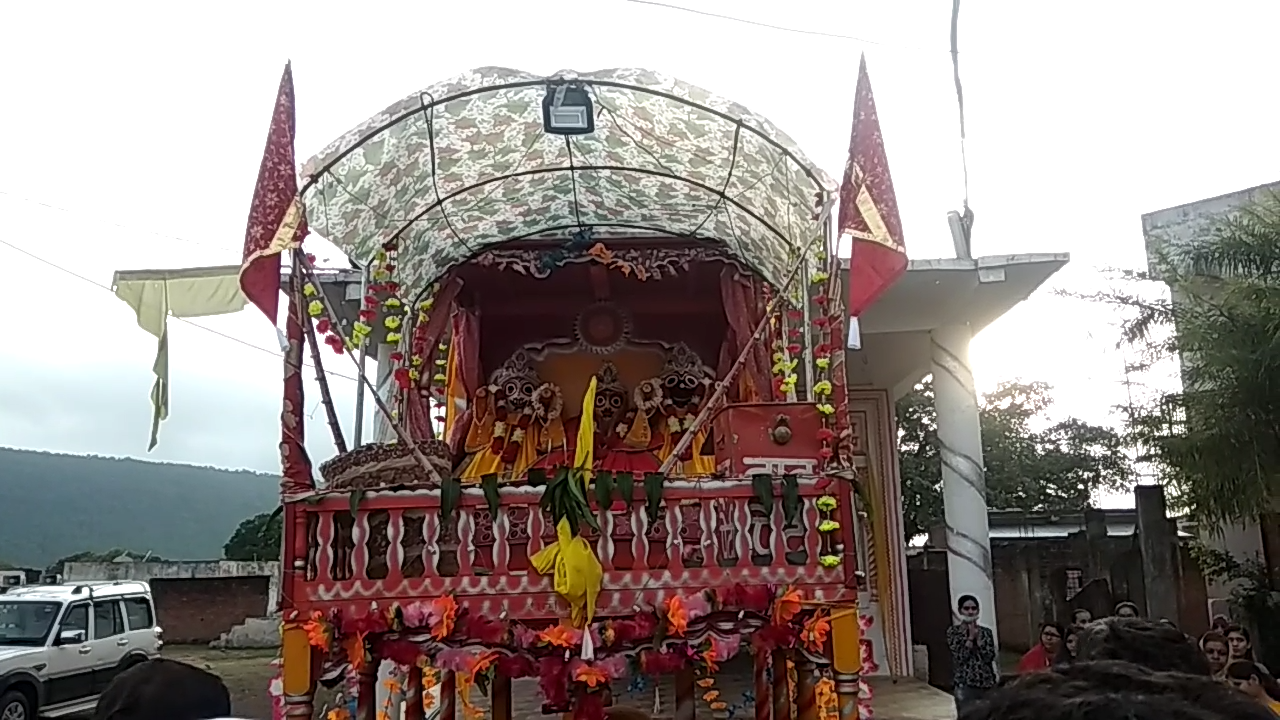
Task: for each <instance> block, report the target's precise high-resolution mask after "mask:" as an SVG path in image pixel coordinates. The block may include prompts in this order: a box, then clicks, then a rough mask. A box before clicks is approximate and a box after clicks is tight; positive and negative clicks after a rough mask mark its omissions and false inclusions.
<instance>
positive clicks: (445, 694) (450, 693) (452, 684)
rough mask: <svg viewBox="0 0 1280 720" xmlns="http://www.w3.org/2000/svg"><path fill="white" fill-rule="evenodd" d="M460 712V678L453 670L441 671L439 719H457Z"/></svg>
mask: <svg viewBox="0 0 1280 720" xmlns="http://www.w3.org/2000/svg"><path fill="white" fill-rule="evenodd" d="M457 712H458V678H457V675H455V674H454V672H453V671H452V670H441V671H440V715H439V717H438V718H437V720H455V715H457Z"/></svg>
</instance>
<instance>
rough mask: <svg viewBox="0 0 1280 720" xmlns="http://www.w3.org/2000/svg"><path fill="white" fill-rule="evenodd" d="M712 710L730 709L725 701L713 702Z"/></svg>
mask: <svg viewBox="0 0 1280 720" xmlns="http://www.w3.org/2000/svg"><path fill="white" fill-rule="evenodd" d="M711 709H712V710H727V709H729V703H726V702H724V701H720V702H713V703H711Z"/></svg>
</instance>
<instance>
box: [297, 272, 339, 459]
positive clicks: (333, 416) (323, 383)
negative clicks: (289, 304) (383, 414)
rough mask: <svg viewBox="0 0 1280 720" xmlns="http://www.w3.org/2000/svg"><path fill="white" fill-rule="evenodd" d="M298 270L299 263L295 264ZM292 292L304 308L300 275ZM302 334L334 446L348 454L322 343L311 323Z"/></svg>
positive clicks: (304, 328) (306, 323)
mask: <svg viewBox="0 0 1280 720" xmlns="http://www.w3.org/2000/svg"><path fill="white" fill-rule="evenodd" d="M294 268H295V269H296V268H297V263H296V262H295V263H294ZM290 284H291V285H293V288H292V291H293V292H295V293H297V294H298V305H299V306H303V305H305V303H304V302H303V301H302V297H303V295H302V282H301V278H299V277H298V275H296V274H294V275H293V277H292V278H290ZM302 332H303V333H304V334H305V335H306V337H307V348H308V349H309V350H310V351H311V364H312V365H314V366H315V368H316V383H317V384H318V385H319V386H320V404H321V405H324V414H325V418H326V419H328V421H329V434H331V435H333V446H334V447H335V448H337V449H338V454H339V455H342V454H344V453H346V452H347V440H346V438H344V437H343V436H342V424H341V423H339V422H338V408H337V407H336V406H335V405H334V404H333V395H332V394H331V393H330V392H329V377H328V376H327V375H325V374H324V365H322V364H321V362H320V343H319V342H317V341H316V328H315V326H314V325H312V324H311V323H310V322H304V323H302Z"/></svg>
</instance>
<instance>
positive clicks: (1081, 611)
mask: <svg viewBox="0 0 1280 720" xmlns="http://www.w3.org/2000/svg"><path fill="white" fill-rule="evenodd" d="M1091 622H1093V613H1091V612H1089V611H1088V610H1086V609H1085V608H1076V609H1075V612H1073V613H1071V626H1072V627H1075V628H1082V627H1084V626H1085V625H1088V624H1089V623H1091Z"/></svg>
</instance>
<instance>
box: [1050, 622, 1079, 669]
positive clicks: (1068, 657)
mask: <svg viewBox="0 0 1280 720" xmlns="http://www.w3.org/2000/svg"><path fill="white" fill-rule="evenodd" d="M1065 630H1066V632H1064V633H1063V634H1062V647H1061V648H1060V649H1059V650H1058V655H1057V657H1055V658H1054V659H1053V663H1054V664H1055V665H1061V664H1063V663H1071V662H1075V661H1076V651H1077V650H1078V649H1079V647H1080V628H1078V627H1076V626H1075V625H1068V626H1067V627H1066V628H1065Z"/></svg>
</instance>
